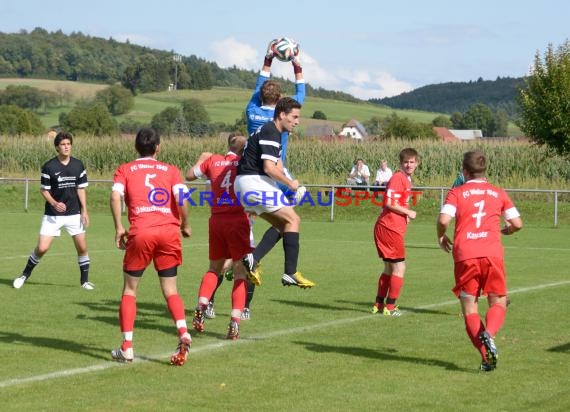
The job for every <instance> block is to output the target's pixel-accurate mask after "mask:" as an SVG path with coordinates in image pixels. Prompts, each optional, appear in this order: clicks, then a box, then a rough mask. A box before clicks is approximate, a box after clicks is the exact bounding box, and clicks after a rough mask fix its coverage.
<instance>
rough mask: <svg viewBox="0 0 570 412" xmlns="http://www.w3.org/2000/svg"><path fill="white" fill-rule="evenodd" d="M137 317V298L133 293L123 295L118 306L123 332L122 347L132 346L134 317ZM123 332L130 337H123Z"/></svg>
mask: <svg viewBox="0 0 570 412" xmlns="http://www.w3.org/2000/svg"><path fill="white" fill-rule="evenodd" d="M136 317H137V298H136V297H134V296H133V295H123V297H122V298H121V305H120V306H119V325H120V326H121V333H122V334H123V345H122V349H123V350H126V349H128V348H132V347H133V340H132V333H133V329H134V328H135V318H136ZM125 334H129V335H130V339H129V340H127V339H125V338H124V336H125Z"/></svg>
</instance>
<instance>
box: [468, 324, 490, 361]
mask: <svg viewBox="0 0 570 412" xmlns="http://www.w3.org/2000/svg"><path fill="white" fill-rule="evenodd" d="M464 320H465V330H466V331H467V335H468V336H469V339H471V343H472V344H473V346H474V347H475V349H477V350H478V351H479V353H480V354H481V358H482V359H483V360H485V358H486V356H487V355H486V353H487V352H486V351H485V345H483V344H482V343H481V340H480V339H479V335H480V334H481V332H483V331H484V330H485V326H483V322H481V318H480V317H479V314H478V313H471V314H469V315H467V316H465V318H464Z"/></svg>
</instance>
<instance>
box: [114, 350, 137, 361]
mask: <svg viewBox="0 0 570 412" xmlns="http://www.w3.org/2000/svg"><path fill="white" fill-rule="evenodd" d="M111 357H112V358H113V359H114V360H116V361H117V362H125V363H127V362H132V361H133V359H134V358H135V355H134V352H133V348H128V349H126V350H123V349H121V348H117V349H113V350H112V351H111Z"/></svg>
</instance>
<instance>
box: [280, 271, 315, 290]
mask: <svg viewBox="0 0 570 412" xmlns="http://www.w3.org/2000/svg"><path fill="white" fill-rule="evenodd" d="M281 284H282V285H283V286H298V287H300V288H301V289H309V288H312V287H313V286H315V285H316V283H315V282H312V281H310V280H309V279H306V278H304V277H303V275H301V272H295V273H294V274H292V275H288V274H286V273H285V274H284V275H283V276H281Z"/></svg>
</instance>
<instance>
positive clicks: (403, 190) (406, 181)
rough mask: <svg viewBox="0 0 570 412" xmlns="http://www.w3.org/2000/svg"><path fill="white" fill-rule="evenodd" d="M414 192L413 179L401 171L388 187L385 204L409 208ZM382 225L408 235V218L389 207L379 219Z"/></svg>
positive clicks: (383, 210) (394, 175)
mask: <svg viewBox="0 0 570 412" xmlns="http://www.w3.org/2000/svg"><path fill="white" fill-rule="evenodd" d="M411 191H412V179H411V178H410V177H409V176H408V175H406V174H405V173H404V172H402V171H401V170H398V171H397V172H396V173H394V174H393V175H392V177H391V178H390V180H389V181H388V184H387V185H386V194H385V196H386V199H384V202H385V204H388V205H398V206H402V207H405V208H406V209H408V208H409V205H408V204H409V201H410V195H411ZM378 220H379V222H380V224H381V225H382V226H384V227H386V228H388V229H390V230H393V231H395V232H398V233H406V229H407V227H408V221H407V218H406V216H404V215H401V214H399V213H396V212H393V211H391V210H390V209H388V208H387V207H383V208H382V213H380V216H379V217H378Z"/></svg>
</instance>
